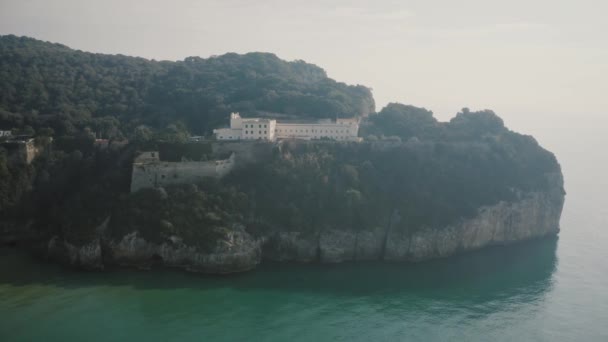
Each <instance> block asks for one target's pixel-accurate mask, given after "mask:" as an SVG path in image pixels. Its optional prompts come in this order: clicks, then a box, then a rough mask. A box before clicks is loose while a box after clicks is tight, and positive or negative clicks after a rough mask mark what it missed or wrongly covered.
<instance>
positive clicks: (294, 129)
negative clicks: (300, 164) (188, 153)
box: [213, 113, 359, 141]
mask: <svg viewBox="0 0 608 342" xmlns="http://www.w3.org/2000/svg"><path fill="white" fill-rule="evenodd" d="M213 133H215V136H216V138H217V139H218V140H268V141H274V140H276V139H301V140H315V139H333V140H338V141H359V137H358V136H359V121H358V120H357V119H337V120H335V121H331V120H319V121H309V122H277V121H276V120H274V119H263V118H246V119H243V118H241V116H240V115H239V114H238V113H232V114H230V128H220V129H215V130H213Z"/></svg>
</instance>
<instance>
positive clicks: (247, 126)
mask: <svg viewBox="0 0 608 342" xmlns="http://www.w3.org/2000/svg"><path fill="white" fill-rule="evenodd" d="M249 126H251V127H249ZM258 126H259V127H258V128H262V125H258ZM253 127H255V125H245V128H253ZM264 128H266V125H264Z"/></svg>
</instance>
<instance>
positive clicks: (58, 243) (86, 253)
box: [48, 236, 104, 270]
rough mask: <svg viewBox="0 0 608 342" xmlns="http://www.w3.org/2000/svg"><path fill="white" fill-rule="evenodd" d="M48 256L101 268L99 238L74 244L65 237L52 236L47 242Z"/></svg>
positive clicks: (82, 266) (74, 264)
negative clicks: (80, 244)
mask: <svg viewBox="0 0 608 342" xmlns="http://www.w3.org/2000/svg"><path fill="white" fill-rule="evenodd" d="M48 256H49V257H50V258H51V259H54V260H58V261H60V262H62V263H64V264H69V265H72V266H76V267H80V268H84V269H89V270H95V269H103V268H104V264H103V259H102V254H101V242H100V239H94V240H93V241H91V242H89V243H87V244H84V245H82V246H76V245H73V244H71V243H70V242H68V241H67V240H65V239H61V238H59V237H58V236H54V237H53V238H51V240H50V241H49V243H48Z"/></svg>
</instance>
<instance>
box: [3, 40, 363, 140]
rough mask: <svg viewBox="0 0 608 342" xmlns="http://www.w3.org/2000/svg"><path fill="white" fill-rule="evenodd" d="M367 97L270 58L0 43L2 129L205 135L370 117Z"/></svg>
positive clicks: (308, 67) (312, 70)
mask: <svg viewBox="0 0 608 342" xmlns="http://www.w3.org/2000/svg"><path fill="white" fill-rule="evenodd" d="M374 110H375V104H374V99H373V97H372V94H371V92H370V90H369V89H368V88H366V87H364V86H360V85H357V86H350V85H346V84H344V83H340V82H336V81H334V80H332V79H330V78H328V77H327V75H326V73H325V71H324V70H323V69H321V68H319V67H317V66H315V65H312V64H308V63H305V62H303V61H294V62H286V61H283V60H281V59H279V58H278V57H277V56H275V55H273V54H269V53H248V54H245V55H238V54H234V53H230V54H225V55H222V56H217V57H211V58H207V59H203V58H199V57H188V58H186V59H185V60H183V61H177V62H170V61H154V60H147V59H143V58H136V57H127V56H122V55H105V54H95V53H88V52H83V51H78V50H73V49H70V48H69V47H66V46H64V45H60V44H53V43H48V42H43V41H39V40H36V39H32V38H27V37H17V36H13V35H8V36H0V129H13V128H21V127H25V126H31V127H32V128H33V129H34V130H38V129H41V128H46V127H49V128H52V129H53V130H54V131H55V133H56V134H57V135H59V136H62V135H72V134H74V133H75V132H77V131H80V130H81V129H83V128H84V127H90V128H91V129H93V130H95V131H96V133H98V134H101V135H104V138H112V135H114V136H115V135H123V136H130V135H131V134H133V132H134V131H135V130H136V128H137V127H139V129H141V127H142V125H144V126H145V127H148V128H150V129H152V130H162V129H166V127H167V126H174V127H175V125H177V127H181V128H183V129H187V130H189V131H190V133H197V134H203V133H209V132H210V131H211V129H213V128H214V127H216V126H218V125H221V124H223V123H226V122H227V113H229V112H230V111H240V112H242V113H244V114H245V115H247V114H248V113H250V114H253V113H255V112H256V111H268V112H277V113H285V114H289V115H293V116H297V117H313V118H333V117H351V116H362V115H367V114H369V113H372V112H374Z"/></svg>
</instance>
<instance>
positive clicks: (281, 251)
mask: <svg viewBox="0 0 608 342" xmlns="http://www.w3.org/2000/svg"><path fill="white" fill-rule="evenodd" d="M546 177H547V180H548V182H550V183H551V186H552V188H551V189H550V190H549V191H546V192H530V193H525V194H523V193H522V194H520V198H519V199H518V200H516V201H513V202H505V201H501V202H499V203H498V204H495V205H492V206H484V207H482V208H479V210H478V211H477V213H476V214H475V215H474V216H473V217H471V218H468V219H462V220H460V221H459V222H456V223H454V224H451V225H448V226H444V227H437V228H424V229H419V230H416V231H414V232H407V231H403V230H400V229H396V228H394V227H391V226H394V222H389V224H388V225H387V226H386V227H379V226H376V227H373V228H370V229H365V230H360V231H355V230H352V229H347V230H344V229H334V228H331V227H327V228H326V229H324V230H321V231H318V232H317V233H315V234H307V233H303V232H297V231H275V232H270V233H264V234H260V235H257V236H255V237H254V236H252V235H250V234H249V233H247V232H246V231H245V228H244V227H242V226H235V227H232V228H231V229H223V230H221V232H220V237H217V238H215V239H214V245H213V246H212V248H210V249H207V250H203V249H201V248H199V247H197V246H195V245H192V244H189V242H185V241H184V239H183V238H182V237H180V236H177V235H172V236H170V237H168V238H167V239H166V240H165V241H164V242H161V243H158V242H151V241H147V240H146V239H145V238H144V237H142V236H141V234H140V233H139V232H137V231H133V232H130V233H128V234H126V235H124V236H122V238H119V239H111V238H108V237H107V236H106V237H104V238H97V239H95V240H93V241H92V242H90V243H87V244H84V245H81V246H79V247H77V246H74V245H72V244H70V243H69V242H67V241H61V240H60V239H59V238H58V237H54V238H53V239H51V241H50V242H49V246H48V248H49V254H50V255H51V256H53V257H55V258H56V259H57V260H61V261H63V262H64V263H68V264H72V265H75V266H79V267H82V268H86V269H103V268H104V265H122V266H134V267H137V268H141V269H150V268H151V267H154V266H166V267H177V268H183V269H185V270H188V271H194V272H203V273H214V274H225V273H234V272H242V271H248V270H251V269H254V268H255V267H256V266H257V265H258V264H259V263H260V262H261V261H262V260H269V261H280V262H321V263H339V262H345V261H365V260H385V261H391V262H396V261H422V260H427V259H433V258H442V257H448V256H451V255H454V254H456V253H462V252H467V251H472V250H476V249H480V248H484V247H488V246H493V245H506V244H511V243H516V242H520V241H525V240H530V239H535V238H541V237H546V236H551V235H556V234H557V233H558V232H559V220H560V216H561V211H562V207H563V204H564V193H563V191H562V189H563V188H562V187H563V180H562V177H561V174H547V175H546ZM395 216H398V213H396V215H395ZM102 251H104V252H103V253H102Z"/></svg>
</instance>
